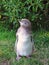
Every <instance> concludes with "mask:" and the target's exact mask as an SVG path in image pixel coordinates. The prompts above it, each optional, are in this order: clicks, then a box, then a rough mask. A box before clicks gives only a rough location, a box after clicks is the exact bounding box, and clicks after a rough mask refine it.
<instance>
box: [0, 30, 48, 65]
mask: <svg viewBox="0 0 49 65" xmlns="http://www.w3.org/2000/svg"><path fill="white" fill-rule="evenodd" d="M33 36H34V42H35V52H34V53H33V54H32V57H31V58H30V59H26V58H24V57H23V58H21V59H20V60H19V61H16V59H15V58H16V54H15V52H14V44H15V39H16V37H15V32H14V31H0V63H1V62H3V60H8V62H9V64H10V65H49V32H48V31H43V30H42V31H37V32H33Z"/></svg>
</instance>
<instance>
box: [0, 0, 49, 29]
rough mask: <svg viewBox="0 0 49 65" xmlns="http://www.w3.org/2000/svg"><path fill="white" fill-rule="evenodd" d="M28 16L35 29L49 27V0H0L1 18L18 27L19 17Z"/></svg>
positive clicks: (12, 26)
mask: <svg viewBox="0 0 49 65" xmlns="http://www.w3.org/2000/svg"><path fill="white" fill-rule="evenodd" d="M22 18H28V19H29V20H30V21H31V22H32V27H33V29H36V28H37V29H39V28H42V27H43V28H45V29H49V28H48V26H49V0H0V20H1V22H2V21H3V22H2V23H3V24H5V27H7V28H9V29H13V28H14V29H17V27H18V19H22Z"/></svg>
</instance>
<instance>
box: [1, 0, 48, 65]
mask: <svg viewBox="0 0 49 65" xmlns="http://www.w3.org/2000/svg"><path fill="white" fill-rule="evenodd" d="M22 18H27V19H29V20H30V21H31V23H32V30H33V32H32V34H33V38H34V43H35V52H34V53H33V54H32V57H31V58H30V59H26V58H24V57H22V59H20V61H16V54H15V51H14V45H15V40H16V35H15V34H16V30H17V28H18V27H19V23H18V21H19V20H20V19H22ZM34 30H35V31H34ZM4 63H7V64H8V65H49V0H0V65H7V64H4Z"/></svg>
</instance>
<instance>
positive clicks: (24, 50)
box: [15, 19, 34, 60]
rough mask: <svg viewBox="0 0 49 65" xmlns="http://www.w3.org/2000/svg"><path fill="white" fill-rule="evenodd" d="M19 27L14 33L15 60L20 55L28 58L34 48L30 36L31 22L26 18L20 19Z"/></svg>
mask: <svg viewBox="0 0 49 65" xmlns="http://www.w3.org/2000/svg"><path fill="white" fill-rule="evenodd" d="M19 23H20V27H19V28H18V31H17V33H16V42H15V50H16V54H17V58H16V59H17V60H19V59H20V58H21V56H26V57H27V58H29V57H30V56H31V55H32V51H33V49H34V41H33V38H32V30H31V22H30V21H29V20H28V19H22V20H21V21H19Z"/></svg>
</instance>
